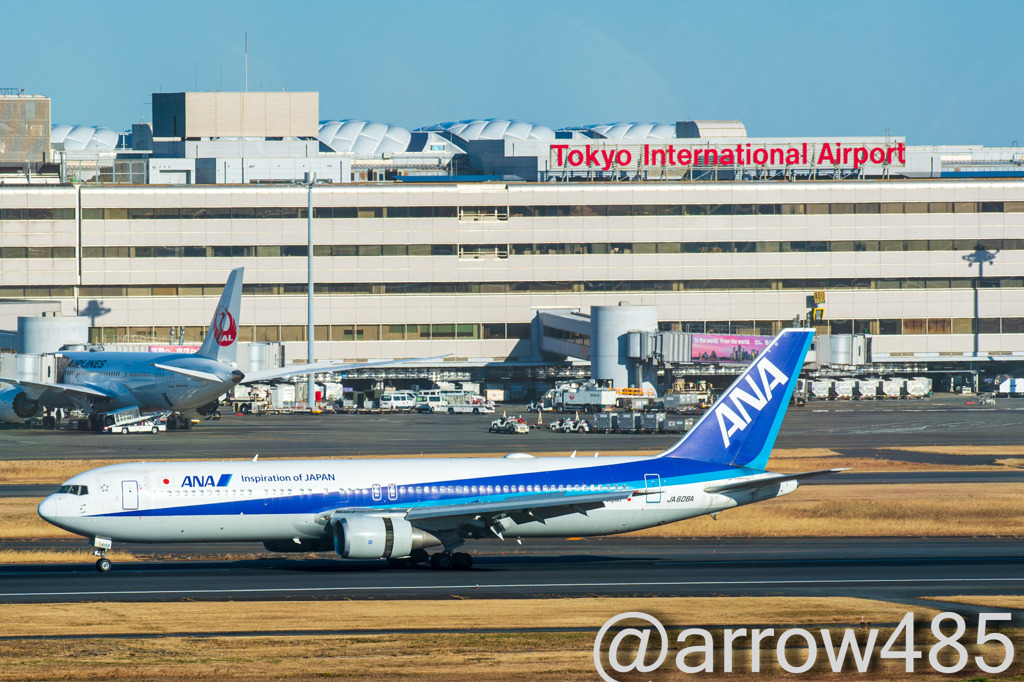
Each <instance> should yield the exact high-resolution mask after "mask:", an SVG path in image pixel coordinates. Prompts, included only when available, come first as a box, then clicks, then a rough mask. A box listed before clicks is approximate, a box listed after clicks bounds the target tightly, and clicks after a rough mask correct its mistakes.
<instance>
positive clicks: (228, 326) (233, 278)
mask: <svg viewBox="0 0 1024 682" xmlns="http://www.w3.org/2000/svg"><path fill="white" fill-rule="evenodd" d="M244 273H245V268H235V269H234V270H232V271H231V274H230V275H229V276H228V281H227V283H225V284H224V292H223V293H222V294H221V295H220V302H218V304H217V309H216V310H215V311H214V312H213V319H212V320H210V328H209V329H208V330H207V332H206V338H205V339H204V340H203V345H202V347H201V348H200V349H199V351H198V352H197V353H196V356H197V357H200V358H208V359H210V360H217V361H218V362H227V363H230V364H234V363H235V359H236V357H237V355H238V313H239V308H241V304H242V275H243V274H244Z"/></svg>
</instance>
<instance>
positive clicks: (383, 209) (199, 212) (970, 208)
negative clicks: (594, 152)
mask: <svg viewBox="0 0 1024 682" xmlns="http://www.w3.org/2000/svg"><path fill="white" fill-rule="evenodd" d="M47 211H50V212H51V213H52V214H53V215H47V214H46V212H47ZM68 211H70V212H71V213H70V215H69V214H68V213H67V212H68ZM8 212H10V213H8ZM57 212H61V213H60V217H57V215H56V214H57ZM1022 212H1024V201H957V202H952V201H915V202H902V201H896V202H859V203H855V202H836V203H798V204H797V203H789V204H774V203H773V204H582V205H575V204H573V205H554V206H318V207H314V209H313V217H314V218H315V219H346V218H458V219H460V220H469V221H477V220H482V221H487V220H499V221H500V220H506V219H508V218H567V217H581V218H586V217H634V216H635V217H643V216H733V215H738V216H744V215H850V214H865V215H879V214H904V213H1022ZM307 215H308V214H307V209H306V207H304V206H267V207H251V206H248V207H241V206H232V207H220V208H216V207H214V208H83V209H82V219H83V220H259V219H278V220H281V219H296V220H298V219H302V220H305V219H306V217H307ZM29 216H32V217H29ZM73 219H74V209H0V220H73Z"/></svg>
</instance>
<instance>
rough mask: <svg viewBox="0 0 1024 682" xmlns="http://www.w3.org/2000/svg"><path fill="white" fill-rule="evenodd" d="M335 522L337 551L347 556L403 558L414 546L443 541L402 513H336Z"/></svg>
mask: <svg viewBox="0 0 1024 682" xmlns="http://www.w3.org/2000/svg"><path fill="white" fill-rule="evenodd" d="M332 524H333V525H334V551H335V552H337V553H338V556H340V557H341V558H343V559H400V558H402V557H407V556H409V554H410V553H411V552H412V550H414V549H419V548H420V547H430V546H432V545H440V544H441V541H440V540H438V539H437V538H436V537H434V536H433V535H431V534H430V533H427V532H426V531H422V530H420V529H419V528H413V526H412V524H411V523H409V522H408V521H406V520H405V519H403V518H402V517H400V516H368V515H358V514H352V515H348V516H338V517H335V518H334V519H333V520H332Z"/></svg>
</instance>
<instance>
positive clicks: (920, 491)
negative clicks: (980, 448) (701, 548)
mask: <svg viewBox="0 0 1024 682" xmlns="http://www.w3.org/2000/svg"><path fill="white" fill-rule="evenodd" d="M982 498H983V499H984V500H985V503H984V504H979V502H978V500H979V499H982ZM635 535H637V536H640V537H747V536H750V537H783V536H789V537H798V536H808V537H867V536H902V537H916V536H935V537H943V536H992V535H999V536H1021V535H1024V483H1000V484H998V485H990V484H983V483H978V484H953V483H936V484H927V483H916V484H905V485H899V484H893V485H828V486H824V485H819V486H805V487H802V488H800V489H799V490H797V491H796V492H795V493H793V494H791V495H787V496H785V497H781V498H778V499H775V500H770V501H767V502H760V503H758V504H756V505H749V506H745V507H739V508H737V509H730V510H727V511H724V512H722V513H721V514H719V515H718V520H717V521H715V520H712V519H711V518H710V517H707V516H704V517H700V518H697V519H691V520H689V521H683V522H681V523H677V524H672V525H669V526H661V527H659V528H650V529H647V530H643V531H639V532H637V533H636V534H635Z"/></svg>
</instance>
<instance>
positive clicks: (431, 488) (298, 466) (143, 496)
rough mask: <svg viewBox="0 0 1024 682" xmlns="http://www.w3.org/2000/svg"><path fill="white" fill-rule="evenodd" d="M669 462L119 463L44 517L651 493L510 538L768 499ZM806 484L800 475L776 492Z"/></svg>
mask: <svg viewBox="0 0 1024 682" xmlns="http://www.w3.org/2000/svg"><path fill="white" fill-rule="evenodd" d="M664 464H665V460H663V459H659V458H652V457H600V458H596V457H589V458H584V457H576V458H569V457H541V458H524V459H509V458H460V459H415V460H411V459H375V460H330V459H324V460H283V461H257V462H251V461H246V462H238V461H227V462H195V463H191V462H168V463H139V464H119V465H113V466H108V467H102V468H99V469H94V470H92V471H89V472H86V473H83V474H80V475H78V476H75V477H74V478H72V479H69V480H68V481H67V483H66V484H65V486H79V488H78V490H79V491H81V486H85V487H86V489H87V491H88V492H87V493H86V494H73V493H56V494H54V495H51V496H50V497H48V498H46V500H44V501H43V503H42V504H41V505H40V515H42V516H43V518H45V519H47V520H48V521H50V522H51V523H54V524H55V525H58V526H60V527H62V528H65V529H66V530H69V531H71V532H73V533H78V534H80V535H84V536H95V537H104V538H110V539H112V540H114V541H121V542H213V541H221V542H225V541H268V540H288V539H296V538H298V539H301V540H314V539H318V538H321V537H322V536H323V535H324V533H325V528H326V526H327V524H328V521H329V517H330V514H331V513H332V511H334V510H336V509H339V508H346V509H358V510H360V511H361V512H363V513H367V514H375V513H381V514H383V513H388V512H394V511H396V510H401V511H403V512H404V511H408V510H410V509H416V508H422V507H430V506H432V505H434V506H440V505H452V504H458V503H460V502H474V501H482V502H488V501H497V500H508V499H514V498H515V497H516V496H517V495H519V496H521V495H529V494H537V493H547V492H556V491H565V492H566V493H567V494H569V495H570V496H571V495H572V494H584V493H592V492H601V491H606V490H616V489H623V490H625V489H633V490H637V491H640V492H641V493H642V494H638V495H634V496H632V497H630V498H629V499H625V500H619V501H613V502H609V503H607V504H606V505H605V506H604V507H603V508H600V509H593V510H589V511H586V512H585V513H567V514H565V515H562V516H557V517H555V518H548V519H546V520H544V521H528V522H525V523H511V525H506V527H505V535H506V536H508V537H566V536H574V535H603V534H610V533H623V532H628V531H633V530H639V529H642V528H650V527H652V526H657V525H662V524H665V523H672V522H675V521H681V520H683V519H688V518H692V517H695V516H700V515H703V514H708V513H713V512H716V511H720V510H722V509H727V508H730V507H735V506H738V505H741V504H747V503H749V502H753V501H757V500H756V499H753V498H752V497H751V496H750V494H746V496H744V494H734V495H722V494H713V493H706V492H704V487H705V486H706V485H707V482H708V481H709V480H713V481H720V480H723V477H722V476H721V475H713V474H712V473H711V472H702V473H697V474H694V473H692V472H691V473H685V474H682V475H681V476H674V475H672V474H671V473H670V472H665V471H664ZM648 470H649V471H648ZM734 471H735V473H734V476H736V475H739V476H740V477H742V476H743V475H749V474H751V473H753V472H749V471H748V472H744V470H742V469H736V470H734ZM685 479H694V480H689V481H687V480H685ZM796 487H797V485H796V483H795V482H790V483H788V484H786V485H784V486H783V487H782V488H781V489H780V490H779V491H778V492H777V493H776V494H777V495H782V494H786V493H789V492H792V490H795V489H796ZM648 491H660V492H652V493H651V494H647V492H648ZM776 494H773V495H772V496H775V495H776ZM757 499H764V498H763V497H759V498H757Z"/></svg>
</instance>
